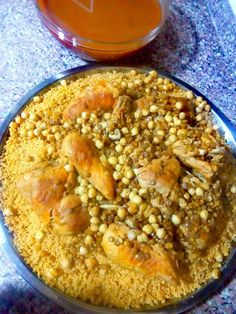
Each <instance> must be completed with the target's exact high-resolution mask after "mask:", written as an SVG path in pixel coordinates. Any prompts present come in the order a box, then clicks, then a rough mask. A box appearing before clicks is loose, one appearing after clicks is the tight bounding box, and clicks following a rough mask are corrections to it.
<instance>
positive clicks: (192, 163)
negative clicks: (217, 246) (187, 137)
mask: <svg viewBox="0 0 236 314" xmlns="http://www.w3.org/2000/svg"><path fill="white" fill-rule="evenodd" d="M173 153H174V155H175V156H176V157H178V158H179V159H180V160H181V161H182V163H183V164H184V165H186V166H188V167H191V168H193V169H194V170H195V171H196V172H198V173H200V174H201V175H203V176H204V177H205V178H207V179H210V178H211V177H212V176H213V175H214V172H213V169H212V167H211V165H210V163H209V162H207V161H205V160H201V159H199V158H196V157H195V156H194V154H193V153H192V152H189V151H188V149H187V145H185V144H184V143H183V142H181V141H177V142H175V143H174V144H173Z"/></svg>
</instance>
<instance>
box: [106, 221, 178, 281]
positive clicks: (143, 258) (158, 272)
mask: <svg viewBox="0 0 236 314" xmlns="http://www.w3.org/2000/svg"><path fill="white" fill-rule="evenodd" d="M129 230H130V229H129V228H128V227H127V226H126V225H125V224H123V223H113V224H111V225H110V226H109V228H108V229H107V231H106V232H105V234H104V236H103V239H102V247H103V250H104V252H105V253H106V255H107V257H108V258H109V259H110V260H111V261H112V262H113V263H115V264H118V265H120V266H122V267H124V268H128V269H133V270H135V271H138V272H140V273H142V274H144V275H145V276H148V277H155V276H159V277H161V278H163V279H165V280H167V281H173V282H178V279H179V278H178V265H177V262H176V260H175V257H174V255H173V254H172V253H170V252H167V251H166V250H164V249H163V248H161V247H160V246H159V245H157V244H156V245H147V244H140V243H139V242H138V241H136V240H133V241H132V242H130V245H128V244H126V243H121V244H119V245H117V243H116V241H117V240H119V239H124V237H125V236H126V235H127V233H128V232H129ZM111 239H114V240H113V241H110V240H111Z"/></svg>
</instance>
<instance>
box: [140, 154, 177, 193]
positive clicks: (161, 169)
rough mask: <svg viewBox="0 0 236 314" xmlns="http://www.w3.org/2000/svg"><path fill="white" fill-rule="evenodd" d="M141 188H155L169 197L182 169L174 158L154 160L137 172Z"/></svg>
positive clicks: (164, 157) (165, 157)
mask: <svg viewBox="0 0 236 314" xmlns="http://www.w3.org/2000/svg"><path fill="white" fill-rule="evenodd" d="M135 174H136V175H137V178H138V181H139V184H140V186H141V187H144V188H148V187H153V188H155V189H156V190H157V191H158V192H159V193H161V194H163V195H164V196H167V195H168V194H169V193H170V191H171V190H172V188H173V186H174V185H175V184H176V182H177V181H178V179H179V176H180V174H181V167H180V164H179V162H178V160H177V159H176V158H175V157H174V156H163V157H161V158H159V159H153V160H152V161H151V163H150V164H149V165H147V166H145V167H142V168H139V169H136V170H135Z"/></svg>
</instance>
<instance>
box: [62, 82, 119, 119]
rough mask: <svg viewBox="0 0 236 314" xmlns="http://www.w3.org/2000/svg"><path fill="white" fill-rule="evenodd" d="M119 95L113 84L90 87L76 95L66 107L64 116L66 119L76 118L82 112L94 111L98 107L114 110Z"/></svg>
mask: <svg viewBox="0 0 236 314" xmlns="http://www.w3.org/2000/svg"><path fill="white" fill-rule="evenodd" d="M116 95H118V90H117V89H116V88H114V87H111V86H109V87H108V86H105V85H104V84H98V85H96V86H92V87H88V88H87V89H85V90H84V91H83V92H82V93H80V94H79V95H78V96H76V97H75V98H74V99H72V101H71V102H70V103H69V105H68V106H67V107H66V109H65V111H64V114H63V117H64V119H72V118H76V117H78V116H79V115H80V113H81V112H93V111H96V110H98V109H104V110H106V111H109V110H112V108H113V106H114V104H115V102H116V99H115V96H116Z"/></svg>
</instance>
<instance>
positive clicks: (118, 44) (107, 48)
mask: <svg viewBox="0 0 236 314" xmlns="http://www.w3.org/2000/svg"><path fill="white" fill-rule="evenodd" d="M47 1H48V0H35V1H34V2H35V5H36V7H37V10H38V14H39V17H40V19H41V21H42V22H43V24H44V25H45V26H46V27H47V28H48V30H49V31H50V32H51V34H52V35H53V36H54V37H55V38H56V39H57V40H59V41H60V42H61V43H62V44H63V45H64V46H66V47H67V48H69V49H71V50H73V51H74V52H75V53H77V54H78V55H79V56H80V57H81V58H83V59H86V60H90V61H109V60H114V59H119V58H122V57H125V56H128V55H130V54H133V53H135V52H136V51H137V50H139V49H141V48H142V47H144V46H145V45H147V44H148V43H149V42H150V41H152V40H153V39H154V38H155V37H156V35H157V34H158V33H159V32H160V31H161V29H162V27H163V24H164V22H165V21H166V18H167V16H168V12H169V0H156V5H157V6H158V8H159V9H160V12H161V14H160V20H159V21H158V23H157V24H156V26H155V28H153V29H151V30H150V31H149V32H148V33H145V35H144V36H141V37H138V38H136V37H133V38H132V39H129V40H127V41H126V40H125V41H123V40H121V41H120V40H119V39H118V40H116V36H117V35H116V33H115V32H114V40H111V39H109V40H107V39H103V37H102V36H101V35H100V37H99V38H100V40H94V39H92V38H86V37H83V36H80V35H79V34H80V32H79V31H77V32H73V31H68V28H67V27H64V26H63V24H62V22H63V17H61V23H60V20H59V19H57V18H55V16H53V13H50V11H49V7H47V4H48V3H49V1H48V2H47ZM70 1H72V2H73V3H74V4H73V5H76V3H78V2H79V3H84V2H85V3H86V1H77V0H70ZM94 1H97V0H94ZM94 1H92V2H91V1H90V2H91V3H94ZM126 1H130V0H126ZM145 1H146V0H145ZM148 1H150V0H148ZM152 1H153V0H152ZM87 2H89V1H87ZM98 3H99V2H98ZM133 3H134V4H135V2H134V1H133ZM154 3H155V1H154ZM60 5H61V6H62V5H63V6H64V5H65V6H66V1H65V4H64V3H63V2H61V4H60ZM82 5H83V4H82ZM108 5H109V4H108ZM63 8H64V7H62V8H61V9H63ZM88 10H89V8H88ZM72 13H73V12H70V14H72ZM113 13H114V12H113ZM145 13H146V12H145V11H144V12H142V14H143V15H145ZM58 14H59V13H58ZM68 14H69V13H68ZM114 15H115V14H114ZM147 18H148V16H147ZM134 21H135V19H134ZM134 21H133V22H132V23H133V24H134V25H133V28H135V27H137V25H136V24H135V22H134ZM77 23H81V25H82V26H81V27H83V29H84V28H86V27H89V26H87V25H86V24H85V21H83V20H81V21H80V20H78V21H77ZM136 23H139V21H138V19H137V22H136ZM97 24H98V25H97ZM79 25H80V24H79ZM77 26H78V25H77ZM96 28H97V29H98V28H99V23H98V22H96ZM123 33H125V32H123Z"/></svg>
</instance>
